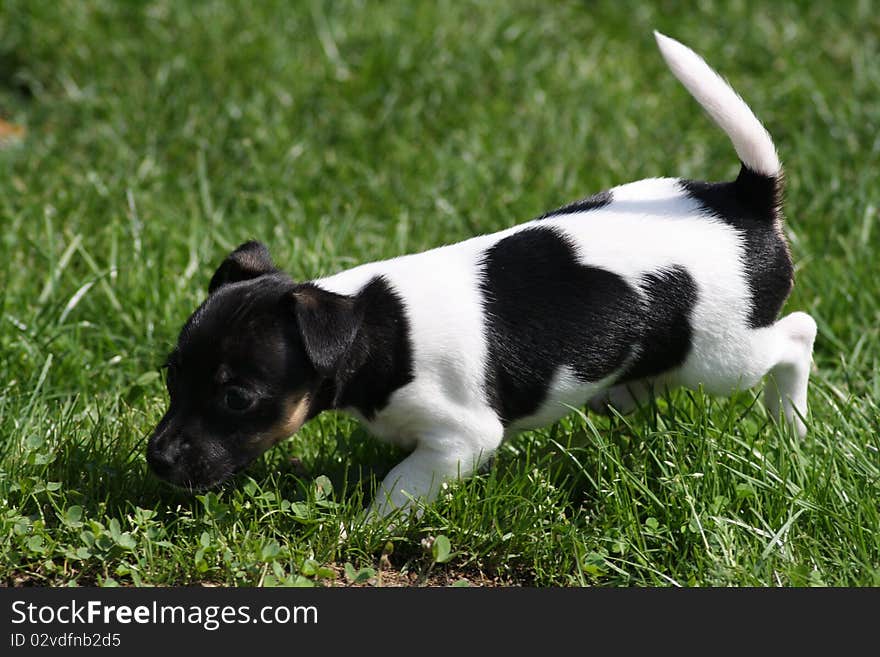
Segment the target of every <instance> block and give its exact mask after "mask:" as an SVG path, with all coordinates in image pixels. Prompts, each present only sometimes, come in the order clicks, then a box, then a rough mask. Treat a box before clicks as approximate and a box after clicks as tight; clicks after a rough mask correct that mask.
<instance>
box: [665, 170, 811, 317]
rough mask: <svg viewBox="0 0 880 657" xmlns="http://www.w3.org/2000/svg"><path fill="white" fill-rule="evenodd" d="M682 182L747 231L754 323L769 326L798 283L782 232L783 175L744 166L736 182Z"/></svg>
mask: <svg viewBox="0 0 880 657" xmlns="http://www.w3.org/2000/svg"><path fill="white" fill-rule="evenodd" d="M680 184H681V186H682V187H683V188H684V190H685V191H686V192H687V193H688V194H689V195H690V196H691V197H692V198H694V199H696V200H697V201H699V203H700V205H702V206H703V208H704V209H705V210H706V211H707V212H710V213H711V214H713V215H715V216H716V217H718V218H719V219H722V220H723V221H725V222H726V223H728V224H730V225H731V226H733V227H734V228H736V229H737V230H738V231H739V232H740V234H741V235H742V238H743V240H744V242H745V254H744V255H745V259H746V262H745V263H744V265H745V270H746V275H747V277H748V283H749V290H750V292H751V297H752V307H751V311H750V313H749V326H751V327H752V328H761V327H764V326H770V325H771V324H773V322H775V321H776V318H777V316H778V315H779V311H780V310H781V309H782V305H783V304H784V303H785V300H786V299H787V298H788V295H789V294H790V293H791V289H792V287H793V285H794V268H793V267H792V263H791V255H790V254H789V251H788V246H787V245H786V243H785V240H784V239H783V238H782V236H781V235H780V233H779V231H780V230H781V227H780V225H779V223H780V220H781V212H780V208H781V203H782V181H781V179H779V178H775V177H770V176H764V175H761V174H758V173H755V172H754V171H752V170H750V169H749V168H748V167H746V166H745V165H743V166H742V168H741V169H740V173H739V176H737V178H736V180H735V181H733V182H722V183H709V182H702V181H696V180H684V181H681V183H680Z"/></svg>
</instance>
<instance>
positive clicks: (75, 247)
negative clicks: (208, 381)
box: [0, 0, 880, 586]
mask: <svg viewBox="0 0 880 657" xmlns="http://www.w3.org/2000/svg"><path fill="white" fill-rule="evenodd" d="M654 28H657V29H660V30H661V31H664V32H666V33H668V34H670V35H672V36H675V37H678V38H680V39H682V40H684V41H685V42H686V43H688V44H689V45H691V46H692V47H694V48H696V49H697V50H698V51H700V52H701V53H703V54H704V55H705V56H706V57H707V58H708V60H709V61H710V62H711V63H712V64H713V65H715V66H716V67H717V68H718V69H719V70H721V71H722V72H723V73H724V74H725V75H726V76H727V77H728V78H729V79H730V80H731V81H732V82H733V84H734V86H735V87H736V88H737V90H738V91H739V92H740V93H742V94H743V96H744V97H745V98H746V99H747V100H748V102H749V103H750V104H751V105H752V107H753V108H754V109H755V111H756V113H757V114H758V115H759V116H760V117H761V119H762V120H763V121H764V122H765V124H766V125H767V126H768V128H769V129H770V131H771V133H772V134H773V135H774V137H775V139H776V141H777V145H778V147H779V151H780V153H781V155H782V158H783V160H784V162H785V164H786V167H787V176H788V192H787V205H786V212H787V216H788V223H787V227H786V230H787V233H788V235H789V237H790V239H791V244H792V250H793V253H794V256H795V259H796V261H797V263H798V271H797V286H796V288H795V292H794V294H793V295H792V297H791V299H790V300H789V302H788V304H787V307H786V311H792V310H805V311H807V312H809V313H810V314H812V315H813V316H814V317H815V318H816V320H817V322H818V323H819V327H820V333H819V337H818V340H817V343H816V352H815V364H816V371H815V373H814V375H813V379H812V385H811V401H812V408H811V418H810V422H809V424H810V433H809V435H808V436H807V438H806V439H805V440H803V441H799V440H797V439H795V438H793V437H792V436H790V435H789V434H788V433H786V432H785V431H782V430H779V429H777V428H776V427H774V426H773V425H771V424H769V423H768V422H767V418H766V415H765V413H764V411H763V408H762V407H761V405H760V403H759V402H756V399H757V398H758V394H759V391H758V390H754V391H745V392H742V393H741V394H738V395H736V396H735V397H734V398H732V399H729V400H728V399H712V398H709V397H707V396H705V395H703V394H701V393H699V392H687V391H676V392H674V393H672V394H671V395H670V396H668V397H663V398H661V399H659V400H657V401H656V402H655V403H654V404H652V405H651V406H650V407H648V408H646V409H644V410H643V411H642V412H639V413H636V414H634V415H632V416H628V417H626V418H620V417H614V418H605V417H598V416H594V415H585V414H584V413H572V415H571V416H570V417H568V418H567V419H565V420H564V421H562V422H560V423H558V424H556V425H554V426H552V427H548V428H547V429H545V430H542V431H536V432H531V433H527V434H523V435H522V436H520V437H518V438H516V439H514V440H512V441H511V442H509V443H507V444H505V446H503V447H502V449H501V450H500V451H499V454H498V457H497V459H496V462H495V465H494V467H493V468H492V469H491V471H490V472H488V473H487V474H484V475H481V476H479V477H477V478H475V479H473V480H470V481H468V482H465V483H462V484H460V485H456V486H452V487H451V488H450V489H449V490H448V491H446V492H445V493H444V495H443V496H442V498H441V499H440V501H439V502H438V503H437V504H436V505H434V506H432V507H431V508H429V509H427V510H426V512H425V513H424V515H423V516H422V517H421V518H420V519H418V520H411V521H409V522H406V523H403V524H401V525H399V526H397V527H396V528H393V529H389V528H387V527H363V526H358V525H357V523H356V522H355V520H356V518H357V517H358V514H359V512H360V510H361V509H362V507H363V505H364V504H365V503H366V502H367V501H368V500H369V498H370V495H371V487H372V486H373V485H374V484H375V480H376V477H381V475H382V474H383V473H384V472H386V471H387V470H388V469H389V468H390V467H391V466H392V465H393V464H394V463H395V459H398V458H399V457H400V454H399V453H397V452H395V451H394V450H392V449H390V448H388V447H386V446H383V445H381V444H380V443H378V442H376V441H374V440H372V439H371V438H369V437H368V436H367V435H366V434H365V433H364V431H363V430H362V429H360V428H358V426H357V423H356V422H355V421H354V420H352V419H350V418H348V417H345V416H343V415H333V414H326V415H323V416H321V417H320V418H318V419H317V420H314V421H312V422H311V423H310V424H309V425H308V426H307V427H306V428H305V429H304V430H303V431H302V432H301V433H300V434H299V435H297V436H296V437H294V438H293V439H291V440H290V441H288V442H286V443H285V444H283V445H282V446H280V447H278V448H276V449H274V450H273V451H272V452H270V453H269V454H267V455H266V457H264V458H263V459H261V460H260V461H258V462H257V463H256V464H255V465H254V466H253V467H251V468H250V469H249V470H248V472H247V473H246V475H244V476H242V477H240V478H239V479H237V480H236V481H234V482H233V483H232V484H230V485H227V486H225V487H224V488H222V489H221V490H218V491H215V492H212V493H209V494H206V495H204V496H197V497H192V496H189V495H187V494H185V493H183V492H181V491H177V490H173V489H171V488H170V487H167V486H165V485H163V484H160V483H159V482H158V481H157V480H156V479H155V478H154V477H152V476H151V474H150V473H149V472H148V469H147V466H146V463H145V458H144V450H145V440H146V436H147V435H148V434H149V432H150V430H151V429H152V427H153V426H154V425H155V423H156V421H157V420H158V419H159V417H160V416H161V414H162V412H163V410H164V405H165V403H166V397H165V392H164V386H163V384H162V379H161V375H160V373H159V369H158V367H159V365H160V363H161V362H162V360H163V358H164V356H165V354H166V353H167V351H168V350H169V348H170V346H171V345H172V343H173V341H174V340H175V339H176V334H177V331H178V329H179V328H180V326H181V324H182V323H183V321H184V320H185V319H186V317H187V316H188V314H189V313H190V312H191V311H192V309H193V308H194V307H195V306H196V305H197V304H198V303H199V302H200V300H201V299H202V298H203V296H204V294H205V290H206V287H207V282H208V280H209V279H210V276H211V274H212V273H213V271H214V268H215V267H216V266H217V264H218V263H219V262H220V261H221V260H222V258H223V257H224V255H225V254H226V252H228V251H229V250H230V249H231V248H233V247H234V246H235V245H237V244H238V243H239V242H241V241H244V240H245V239H248V238H254V237H255V238H259V239H261V240H263V241H265V242H266V243H267V244H269V245H270V247H271V250H272V252H273V255H274V257H275V259H276V261H277V262H278V263H279V264H280V265H282V266H283V267H284V268H285V269H286V270H288V271H289V272H290V273H291V274H292V275H293V276H294V277H296V278H298V279H305V278H313V277H317V276H320V275H325V274H328V273H331V272H334V271H337V270H340V269H344V268H346V267H349V266H352V265H354V264H356V263H360V262H365V261H370V260H375V259H380V258H384V257H389V256H393V255H397V254H400V253H405V252H414V251H418V250H421V249H425V248H429V247H432V246H436V245H439V244H443V243H448V242H453V241H457V240H459V239H463V238H466V237H468V236H471V235H473V234H476V233H482V232H489V231H493V230H496V229H500V228H502V227H506V226H509V225H512V224H514V223H517V222H519V221H522V220H525V219H528V218H531V217H534V216H536V215H538V214H540V213H541V212H542V211H544V210H547V209H549V208H552V207H556V206H558V205H560V204H562V203H564V202H566V201H569V200H571V199H574V198H578V197H581V196H584V195H586V194H589V193H592V192H595V191H598V190H601V189H603V188H607V187H609V186H611V185H614V184H618V183H621V182H625V181H629V180H635V179H638V178H642V177H647V176H654V175H682V176H689V177H695V178H709V179H724V178H730V177H731V176H732V175H734V174H735V172H736V170H737V162H736V158H735V155H734V153H733V149H732V148H731V146H730V144H729V143H728V141H727V139H726V138H725V137H724V135H723V134H722V133H721V132H720V131H719V130H718V129H716V128H715V127H714V126H713V125H712V124H711V123H710V121H709V120H708V119H707V118H706V117H705V116H704V115H703V114H702V113H701V111H700V109H699V107H698V106H697V105H696V103H695V102H694V101H693V100H692V99H691V98H690V97H689V96H688V94H687V93H686V92H685V91H684V90H683V89H682V88H681V87H680V86H679V85H678V83H677V82H676V81H675V80H674V79H673V77H672V75H671V74H670V73H668V72H667V71H666V70H665V68H664V66H663V64H662V62H661V59H660V57H659V54H658V53H657V52H656V51H655V46H654V43H653V40H652V37H651V30H652V29H654ZM878 35H880V19H878V17H877V14H876V12H875V11H873V8H872V6H871V4H870V3H868V2H858V3H856V2H852V3H850V2H827V3H823V2H802V3H784V4H782V3H779V4H776V5H774V6H773V7H772V9H770V8H765V7H764V5H763V4H762V3H752V2H729V3H728V2H711V1H709V2H702V3H699V6H698V7H688V8H684V7H680V6H679V3H672V2H664V3H657V4H656V5H648V4H645V5H643V6H640V7H636V8H633V7H632V6H630V5H627V4H625V3H598V4H593V3H574V2H563V3H552V4H551V3H528V2H516V3H509V2H487V3H465V2H451V1H449V2H438V3H421V2H419V3H415V2H400V3H362V2H352V3H330V2H320V1H317V0H315V1H314V2H308V3H306V2H304V3H293V4H291V3H285V2H277V3H272V2H265V3H251V2H243V1H242V2H229V3H220V2H198V3H173V2H149V3H147V2H111V1H110V0H107V1H106V2H87V3H86V2H73V1H69V2H58V3H56V2H34V1H32V0H7V1H6V2H5V3H4V9H3V12H2V13H0V116H2V117H3V118H4V119H6V120H7V121H10V122H12V123H16V124H21V125H24V126H26V127H27V136H26V138H25V139H24V141H23V142H22V143H20V144H6V145H5V146H4V147H3V148H2V149H0V225H2V231H0V249H2V251H0V582H6V583H8V584H26V583H32V584H66V583H79V584H95V583H97V584H114V583H119V584H125V585H128V584H136V585H140V584H166V585H167V584H192V583H198V582H210V583H221V584H228V585H256V584H271V583H277V582H281V583H299V584H302V583H312V582H314V581H316V580H317V581H319V582H324V583H327V582H331V581H335V582H336V583H338V584H341V583H345V582H347V581H348V580H351V579H358V578H360V579H368V581H370V582H375V581H376V579H375V578H370V576H371V575H373V574H374V571H376V570H381V574H382V575H383V577H384V579H383V580H382V581H383V582H385V583H388V582H391V581H395V578H398V579H403V580H404V581H416V582H431V583H443V582H451V581H455V580H457V579H459V578H466V579H468V580H469V581H470V582H472V583H485V582H495V581H497V582H501V583H517V584H525V585H541V586H543V585H583V584H587V585H612V586H616V585H639V586H642V585H659V586H666V585H698V586H705V585H750V586H751V585H757V586H777V585H781V586H789V585H795V586H800V585H811V584H829V585H861V586H865V585H880V509H878V500H880V453H878V450H880V438H878V432H880V411H878V400H880V374H878V371H880V368H878V359H880V330H878V326H880V296H878V273H877V272H878V268H877V253H878V247H880V225H878V206H880V184H878V182H877V181H878V177H877V172H878V159H880V141H878V138H877V134H878V127H880V68H878V66H877V65H876V64H877V62H878V61H880V39H878ZM295 459H299V461H297V460H295ZM340 523H344V524H346V525H348V526H349V527H350V528H349V538H348V540H347V541H345V542H342V543H340V541H339V540H338V536H339V533H338V527H339V525H340ZM438 535H445V536H446V537H448V539H449V541H450V544H451V549H452V551H453V555H452V556H451V558H450V559H449V560H448V561H446V563H435V557H437V556H438V555H436V554H432V553H431V550H430V549H429V544H430V537H433V536H438ZM423 539H429V540H427V541H424V540H423ZM440 556H441V557H442V555H440ZM439 561H444V559H442V558H440V559H439ZM346 563H350V564H352V565H353V568H352V567H350V568H349V569H348V576H346V575H345V574H344V571H343V569H342V566H343V565H344V564H346ZM370 568H372V569H374V570H373V571H371V570H368V569H370ZM409 577H414V578H415V579H414V580H410V579H408V578H409Z"/></svg>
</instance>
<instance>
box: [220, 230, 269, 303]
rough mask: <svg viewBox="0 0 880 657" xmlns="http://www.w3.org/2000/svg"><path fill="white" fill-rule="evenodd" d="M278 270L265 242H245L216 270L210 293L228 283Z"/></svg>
mask: <svg viewBox="0 0 880 657" xmlns="http://www.w3.org/2000/svg"><path fill="white" fill-rule="evenodd" d="M276 271H278V269H277V268H276V267H275V265H274V264H272V258H271V257H270V256H269V249H267V248H266V246H265V245H264V244H262V243H261V242H256V241H250V242H245V243H244V244H242V245H241V246H239V247H238V248H237V249H235V251H233V252H232V253H230V254H229V255H228V256H226V260H224V261H223V264H221V265H220V266H219V267H218V268H217V271H215V272H214V276H212V277H211V282H210V283H209V284H208V294H211V293H213V292H214V290H216V289H217V288H219V287H222V286H224V285H226V284H227V283H237V282H238V281H246V280H248V279H251V278H256V277H257V276H262V275H263V274H271V273H272V272H276Z"/></svg>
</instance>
